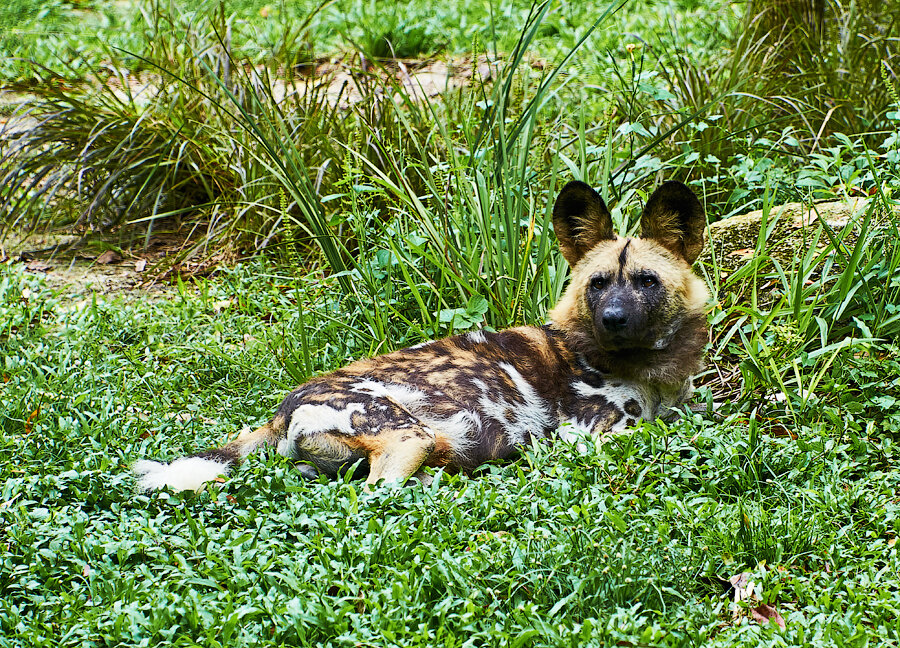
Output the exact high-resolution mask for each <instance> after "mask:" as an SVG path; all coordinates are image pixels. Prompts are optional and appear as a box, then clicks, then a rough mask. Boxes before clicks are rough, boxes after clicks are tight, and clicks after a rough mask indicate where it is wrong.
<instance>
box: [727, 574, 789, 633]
mask: <svg viewBox="0 0 900 648" xmlns="http://www.w3.org/2000/svg"><path fill="white" fill-rule="evenodd" d="M728 583H729V584H730V585H731V587H732V588H733V590H734V595H733V601H734V604H733V605H732V609H731V614H732V617H733V618H734V620H735V621H736V620H738V619H739V618H741V617H742V616H744V615H745V614H746V612H745V611H744V610H745V608H743V607H742V606H741V605H740V603H743V602H745V601H746V603H747V606H748V607H747V608H746V609H748V610H749V612H750V618H751V619H753V620H754V621H756V622H757V623H758V624H760V625H765V624H767V623H768V622H769V621H775V623H777V624H778V626H779V627H780V628H782V629H784V628H785V622H784V617H782V616H781V614H779V613H778V610H776V609H775V608H774V607H772V606H771V605H768V604H766V603H759V599H758V598H757V597H756V591H755V590H756V584H755V583H754V582H753V581H752V580H750V573H749V572H741V573H740V574H735V575H734V576H732V577H731V578H729V579H728Z"/></svg>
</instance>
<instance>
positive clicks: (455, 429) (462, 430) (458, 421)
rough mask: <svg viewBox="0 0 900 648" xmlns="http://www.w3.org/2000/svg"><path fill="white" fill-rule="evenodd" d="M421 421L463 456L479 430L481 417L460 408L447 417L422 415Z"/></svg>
mask: <svg viewBox="0 0 900 648" xmlns="http://www.w3.org/2000/svg"><path fill="white" fill-rule="evenodd" d="M422 422H423V423H425V424H426V425H427V426H428V427H430V428H432V429H434V430H435V431H436V432H437V433H439V434H441V436H443V437H444V438H445V439H446V440H447V443H449V444H450V448H451V449H452V450H453V453H454V454H456V455H457V456H461V457H464V456H466V452H467V451H468V449H469V448H470V447H471V446H472V444H473V443H474V439H475V438H477V435H478V434H479V433H480V432H481V426H482V423H481V419H480V418H479V417H478V415H477V414H475V413H474V412H470V411H469V410H460V411H459V412H457V413H456V414H454V415H453V416H449V417H447V418H439V417H429V416H428V415H427V414H425V415H423V416H422Z"/></svg>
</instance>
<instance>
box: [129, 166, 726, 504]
mask: <svg viewBox="0 0 900 648" xmlns="http://www.w3.org/2000/svg"><path fill="white" fill-rule="evenodd" d="M553 225H554V229H555V231H556V236H557V238H558V240H559V245H560V248H561V251H562V253H563V256H564V257H565V258H566V261H568V262H569V266H570V267H571V279H570V282H569V286H568V288H567V289H566V291H565V293H564V294H563V296H562V299H560V301H559V303H558V304H557V305H556V307H555V308H553V310H552V311H551V313H550V323H549V324H547V325H545V326H542V327H535V326H522V327H518V328H512V329H507V330H505V331H501V332H499V333H489V332H486V331H476V332H473V333H467V334H463V335H456V336H453V337H450V338H446V339H443V340H438V341H436V342H429V343H425V344H420V345H418V346H414V347H410V348H408V349H402V350H400V351H395V352H393V353H388V354H386V355H382V356H378V357H375V358H366V359H364V360H358V361H357V362H354V363H353V364H350V365H348V366H346V367H344V368H343V369H339V370H337V371H335V372H333V373H330V374H325V375H322V376H317V377H315V378H311V379H310V380H309V381H307V382H306V383H304V384H303V385H301V386H299V387H297V388H296V389H295V390H294V391H292V392H291V393H290V394H288V395H287V397H286V398H285V399H284V402H283V403H282V404H281V407H280V408H279V409H278V411H277V413H276V414H275V416H274V418H272V420H271V421H269V422H268V423H266V424H265V425H263V426H262V427H260V428H259V429H257V430H255V431H250V430H249V429H248V430H247V431H245V432H242V433H241V434H240V435H239V436H238V437H237V439H236V440H234V441H232V442H231V443H228V444H226V445H224V446H222V447H221V448H216V449H213V450H207V451H205V452H201V453H199V454H196V455H194V456H192V457H186V458H183V459H178V460H177V461H174V462H173V463H171V464H161V463H157V462H153V461H140V462H138V463H137V464H136V465H135V471H136V472H137V473H138V475H140V478H139V479H140V485H141V486H142V487H143V488H147V489H150V488H160V487H164V486H171V487H173V488H177V489H185V490H187V489H197V488H199V487H200V486H202V485H203V484H204V483H205V482H208V481H210V480H212V479H214V478H216V477H217V476H219V475H221V474H224V473H227V472H228V470H229V469H230V468H231V466H232V465H234V464H236V463H237V462H238V461H240V460H241V458H242V457H245V456H247V455H248V454H249V453H251V452H253V451H255V450H257V449H259V448H262V447H264V446H272V447H274V448H276V449H277V451H278V452H279V453H281V454H283V455H286V456H289V457H293V458H295V459H296V460H298V461H299V462H301V464H300V468H301V471H302V472H303V473H304V474H306V475H309V476H314V475H316V474H318V473H319V472H322V473H325V474H327V475H332V476H333V475H336V474H338V473H339V472H340V471H341V470H342V469H343V468H345V467H348V466H351V465H353V464H354V463H356V462H360V461H361V463H360V465H361V466H363V467H364V468H368V479H367V484H368V485H372V484H376V483H377V482H378V481H379V480H382V479H383V480H387V481H403V480H405V479H407V478H409V477H410V476H412V475H415V474H417V473H418V471H419V469H420V468H421V467H422V466H432V467H439V466H446V467H447V468H448V469H451V470H463V471H465V470H469V469H471V468H474V467H475V466H478V465H479V464H481V463H484V462H485V461H489V460H491V459H505V458H508V457H510V456H512V455H514V454H515V453H516V451H517V449H518V448H520V447H521V446H523V445H525V444H527V443H528V442H529V440H531V439H533V438H552V437H553V436H554V435H557V436H559V437H561V438H563V439H566V440H572V439H574V438H576V434H575V431H577V430H584V431H588V432H590V433H591V434H592V435H593V436H594V437H603V436H605V435H608V434H611V433H615V432H618V431H620V430H623V429H624V428H625V427H627V426H630V425H633V424H634V423H635V422H636V421H637V420H638V419H639V418H645V419H653V418H655V417H657V416H658V415H661V414H665V413H667V411H668V410H669V408H671V407H673V406H675V405H678V404H679V403H681V402H682V401H684V400H685V399H686V398H687V397H688V396H689V394H690V392H691V375H692V374H694V373H696V372H697V371H698V369H699V368H700V365H701V361H702V355H703V347H704V344H705V342H706V316H705V313H704V311H705V305H706V302H707V300H708V293H707V290H706V285H705V284H704V282H703V281H702V280H701V279H700V278H698V277H697V276H696V275H694V273H693V272H692V271H691V264H692V263H693V262H694V260H695V259H696V258H697V255H698V254H699V253H700V250H701V248H702V247H703V237H704V229H705V226H706V219H705V215H704V212H703V208H702V207H701V205H700V202H699V201H698V200H697V198H696V196H695V195H694V194H693V192H692V191H691V190H690V189H688V188H687V187H686V186H684V185H683V184H681V183H679V182H666V183H665V184H663V185H662V186H661V187H660V188H659V189H657V190H656V191H655V192H654V193H653V195H652V196H650V199H649V200H648V201H647V204H646V207H645V208H644V211H643V213H642V215H641V238H623V237H618V236H616V234H615V233H614V232H613V228H612V220H611V218H610V215H609V212H608V211H607V209H606V205H605V204H604V203H603V200H602V199H601V197H600V196H599V195H598V194H597V193H596V192H595V191H594V190H593V189H591V188H590V187H589V186H588V185H586V184H584V183H583V182H570V183H569V184H567V185H566V186H565V187H564V188H563V190H562V192H561V193H560V194H559V196H558V198H557V199H556V204H555V205H554V208H553Z"/></svg>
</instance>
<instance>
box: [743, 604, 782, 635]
mask: <svg viewBox="0 0 900 648" xmlns="http://www.w3.org/2000/svg"><path fill="white" fill-rule="evenodd" d="M750 616H751V618H752V619H753V620H754V621H756V622H757V623H758V624H759V625H766V624H767V623H768V622H769V621H774V622H775V623H777V624H778V626H779V627H780V628H781V629H782V630H784V628H785V623H784V617H782V616H781V615H780V614H779V613H778V610H776V609H775V608H773V607H772V606H771V605H766V604H765V603H763V604H762V605H758V606H757V607H755V608H751V609H750Z"/></svg>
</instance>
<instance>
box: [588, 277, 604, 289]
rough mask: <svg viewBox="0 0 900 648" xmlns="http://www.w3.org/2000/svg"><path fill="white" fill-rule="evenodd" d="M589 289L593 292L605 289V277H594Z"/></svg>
mask: <svg viewBox="0 0 900 648" xmlns="http://www.w3.org/2000/svg"><path fill="white" fill-rule="evenodd" d="M591 288H593V289H594V290H603V289H604V288H606V277H594V278H593V279H591Z"/></svg>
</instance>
